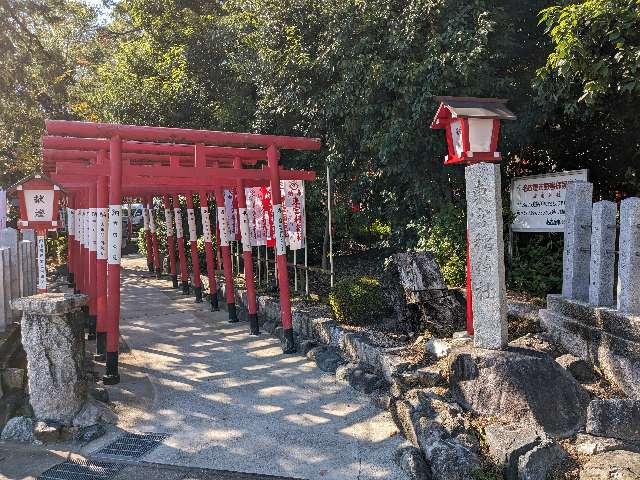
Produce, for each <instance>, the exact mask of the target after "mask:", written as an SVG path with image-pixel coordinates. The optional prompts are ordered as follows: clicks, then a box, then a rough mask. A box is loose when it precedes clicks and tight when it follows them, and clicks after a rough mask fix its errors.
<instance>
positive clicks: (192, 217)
mask: <svg viewBox="0 0 640 480" xmlns="http://www.w3.org/2000/svg"><path fill="white" fill-rule="evenodd" d="M187 225H188V226H189V241H191V242H196V241H197V240H198V236H197V235H196V212H194V210H193V208H187Z"/></svg>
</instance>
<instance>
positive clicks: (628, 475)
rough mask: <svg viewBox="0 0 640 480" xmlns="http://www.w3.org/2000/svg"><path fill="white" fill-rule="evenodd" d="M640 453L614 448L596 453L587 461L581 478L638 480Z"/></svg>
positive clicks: (587, 479) (584, 479) (581, 472)
mask: <svg viewBox="0 0 640 480" xmlns="http://www.w3.org/2000/svg"><path fill="white" fill-rule="evenodd" d="M638 478H640V454H639V453H633V452H628V451H626V450H614V451H613V452H606V453H601V454H599V455H596V456H595V457H593V458H591V459H590V460H589V461H588V462H587V463H585V464H584V465H583V467H582V470H581V471H580V480H638Z"/></svg>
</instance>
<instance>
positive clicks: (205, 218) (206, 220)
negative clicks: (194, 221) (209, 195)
mask: <svg viewBox="0 0 640 480" xmlns="http://www.w3.org/2000/svg"><path fill="white" fill-rule="evenodd" d="M200 202H202V199H200ZM205 202H206V200H205ZM205 205H206V203H205ZM200 215H201V216H202V235H203V237H204V241H205V242H206V243H213V236H212V234H211V217H210V216H209V207H200Z"/></svg>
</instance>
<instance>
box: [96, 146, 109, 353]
mask: <svg viewBox="0 0 640 480" xmlns="http://www.w3.org/2000/svg"><path fill="white" fill-rule="evenodd" d="M100 154H101V155H103V156H104V157H105V163H106V156H107V153H106V151H104V150H101V152H100ZM108 185H109V184H108V180H107V177H100V178H99V179H98V191H97V199H96V200H97V204H96V210H97V213H98V228H97V238H96V274H97V280H96V315H97V320H96V355H95V360H97V361H104V360H105V359H106V351H107V240H108V236H107V232H108V229H109V208H108V205H109V187H108Z"/></svg>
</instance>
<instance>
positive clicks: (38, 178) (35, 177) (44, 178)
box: [7, 173, 67, 194]
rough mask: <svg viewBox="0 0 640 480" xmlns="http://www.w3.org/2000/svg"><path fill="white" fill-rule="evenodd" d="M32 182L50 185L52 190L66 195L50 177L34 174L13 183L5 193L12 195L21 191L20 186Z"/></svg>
mask: <svg viewBox="0 0 640 480" xmlns="http://www.w3.org/2000/svg"><path fill="white" fill-rule="evenodd" d="M32 180H35V181H38V182H42V181H44V182H46V183H49V184H51V186H52V187H53V190H60V191H62V192H64V193H65V194H66V193H67V192H66V191H65V189H64V188H62V186H61V185H60V184H59V183H56V182H55V181H54V180H53V179H52V178H51V177H48V176H47V175H44V174H43V173H34V174H32V175H29V176H28V177H25V178H23V179H22V180H18V181H17V182H16V183H14V184H13V185H11V186H10V187H9V188H7V193H8V194H12V193H14V192H16V191H18V190H22V186H23V185H24V184H26V183H27V182H30V181H32Z"/></svg>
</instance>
